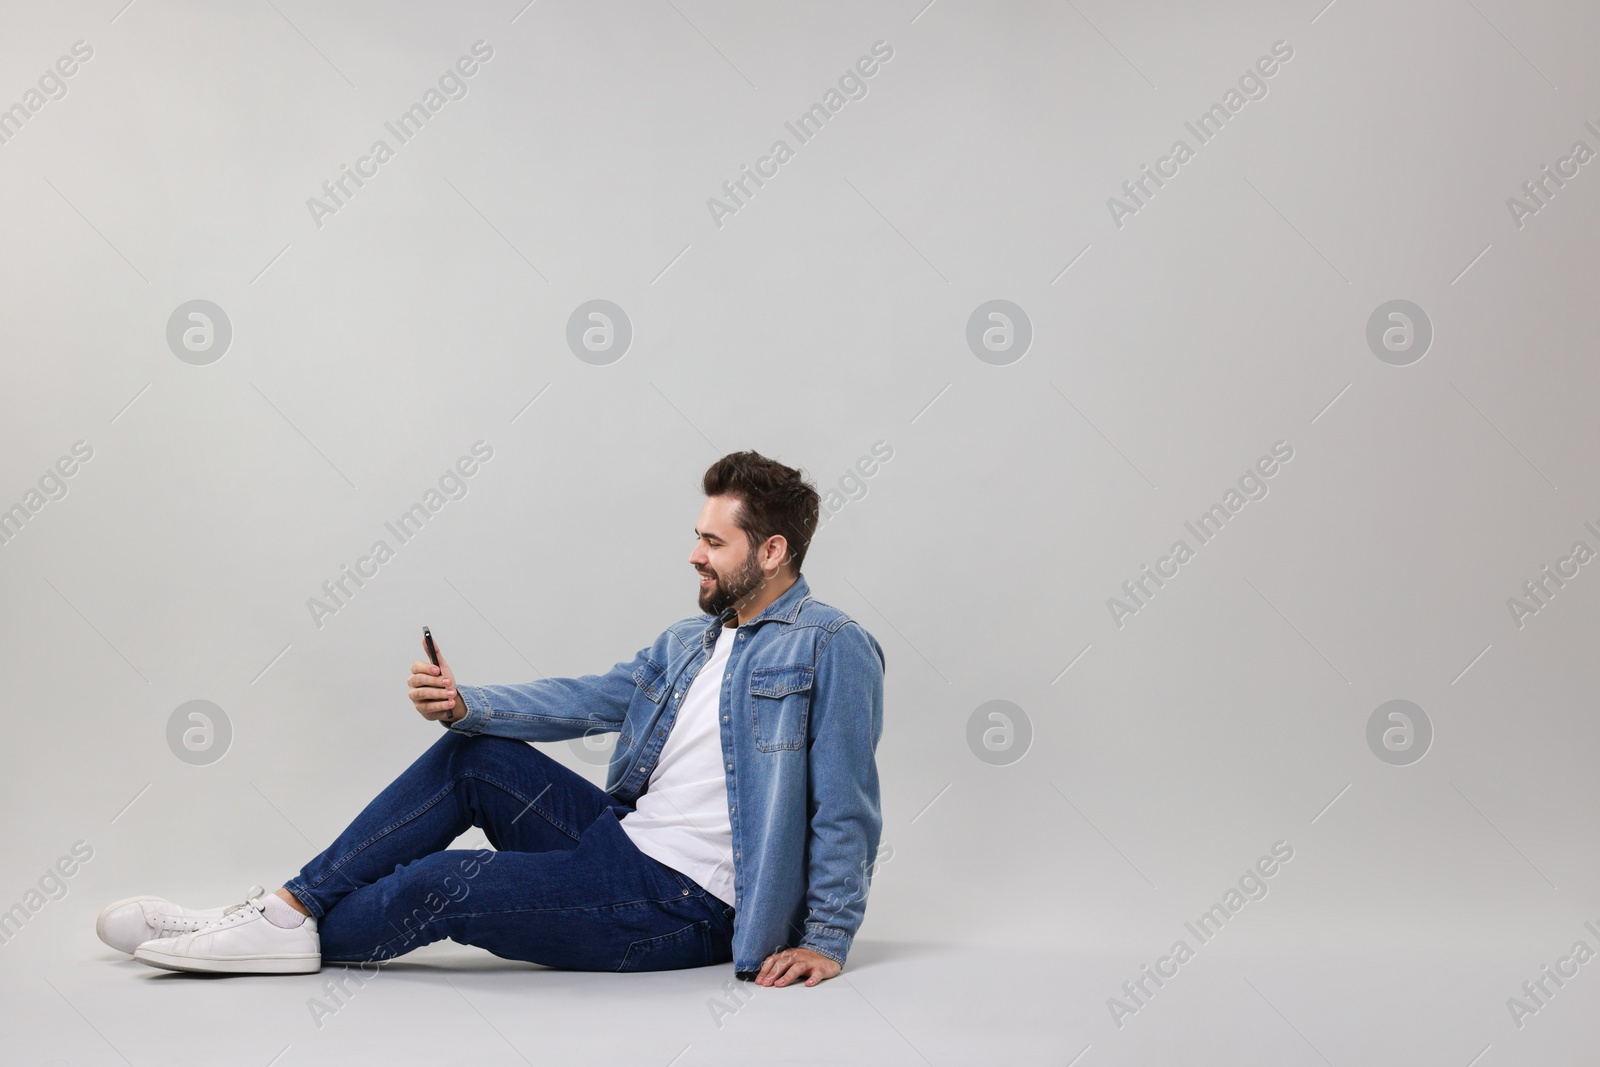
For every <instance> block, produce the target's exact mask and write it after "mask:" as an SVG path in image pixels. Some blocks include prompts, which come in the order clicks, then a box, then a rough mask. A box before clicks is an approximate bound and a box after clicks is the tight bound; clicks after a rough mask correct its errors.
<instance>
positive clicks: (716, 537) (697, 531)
mask: <svg viewBox="0 0 1600 1067" xmlns="http://www.w3.org/2000/svg"><path fill="white" fill-rule="evenodd" d="M694 535H695V536H696V537H709V538H711V539H712V540H713V541H721V540H723V538H722V537H721V536H720V535H718V534H716V533H713V532H712V531H710V530H707V531H706V532H705V533H704V534H702V533H701V532H700V527H698V526H696V527H695V528H694Z"/></svg>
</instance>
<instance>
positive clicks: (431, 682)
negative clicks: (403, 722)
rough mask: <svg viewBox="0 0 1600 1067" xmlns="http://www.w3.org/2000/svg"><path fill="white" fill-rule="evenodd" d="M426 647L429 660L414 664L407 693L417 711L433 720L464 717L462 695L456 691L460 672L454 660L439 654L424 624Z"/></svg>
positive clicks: (450, 719) (423, 634)
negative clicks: (454, 665) (452, 667)
mask: <svg viewBox="0 0 1600 1067" xmlns="http://www.w3.org/2000/svg"><path fill="white" fill-rule="evenodd" d="M422 648H423V651H424V652H426V653H427V654H428V658H427V659H426V660H418V661H417V662H415V663H413V664H412V665H411V677H410V678H409V679H407V695H408V696H410V697H411V703H412V704H414V705H415V706H416V709H417V714H419V715H421V716H422V717H423V718H424V719H428V720H431V721H433V722H454V721H455V720H456V719H459V718H460V717H461V712H460V711H459V710H458V708H460V707H461V697H460V695H459V694H457V693H456V675H455V672H454V671H452V670H451V669H450V664H449V663H448V662H447V661H446V660H445V658H444V657H443V656H441V655H439V649H438V648H437V646H435V645H434V643H433V634H431V633H429V632H428V628H427V627H426V626H424V627H423V628H422Z"/></svg>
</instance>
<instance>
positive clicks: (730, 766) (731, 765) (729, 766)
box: [728, 763, 733, 771]
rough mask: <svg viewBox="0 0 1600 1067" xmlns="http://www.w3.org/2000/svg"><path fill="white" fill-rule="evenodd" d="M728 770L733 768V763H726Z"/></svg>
mask: <svg viewBox="0 0 1600 1067" xmlns="http://www.w3.org/2000/svg"><path fill="white" fill-rule="evenodd" d="M728 770H730V771H731V770H733V764H731V763H730V764H728Z"/></svg>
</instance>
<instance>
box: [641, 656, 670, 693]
mask: <svg viewBox="0 0 1600 1067" xmlns="http://www.w3.org/2000/svg"><path fill="white" fill-rule="evenodd" d="M633 684H634V685H636V686H638V687H639V692H641V693H643V694H644V698H645V699H646V700H648V701H650V703H652V704H659V703H661V698H662V697H664V696H666V695H667V669H666V668H665V667H663V666H661V665H660V664H659V663H657V662H655V660H650V659H647V660H645V661H644V662H643V663H641V664H639V666H637V667H635V668H634V671H633Z"/></svg>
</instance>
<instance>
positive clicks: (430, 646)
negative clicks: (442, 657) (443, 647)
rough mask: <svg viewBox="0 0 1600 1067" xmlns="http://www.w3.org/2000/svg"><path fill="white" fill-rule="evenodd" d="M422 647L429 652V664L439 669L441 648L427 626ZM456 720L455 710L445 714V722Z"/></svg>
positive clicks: (423, 634)
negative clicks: (434, 641)
mask: <svg viewBox="0 0 1600 1067" xmlns="http://www.w3.org/2000/svg"><path fill="white" fill-rule="evenodd" d="M422 647H423V648H424V649H426V650H427V652H428V662H429V663H432V664H433V665H434V666H435V667H437V666H438V665H439V646H437V645H435V644H434V643H433V631H431V630H429V629H428V628H427V627H426V626H424V627H423V628H422ZM455 718H456V713H455V709H453V708H452V709H450V710H449V711H448V712H447V713H446V714H445V717H444V721H445V722H454V721H455Z"/></svg>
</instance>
